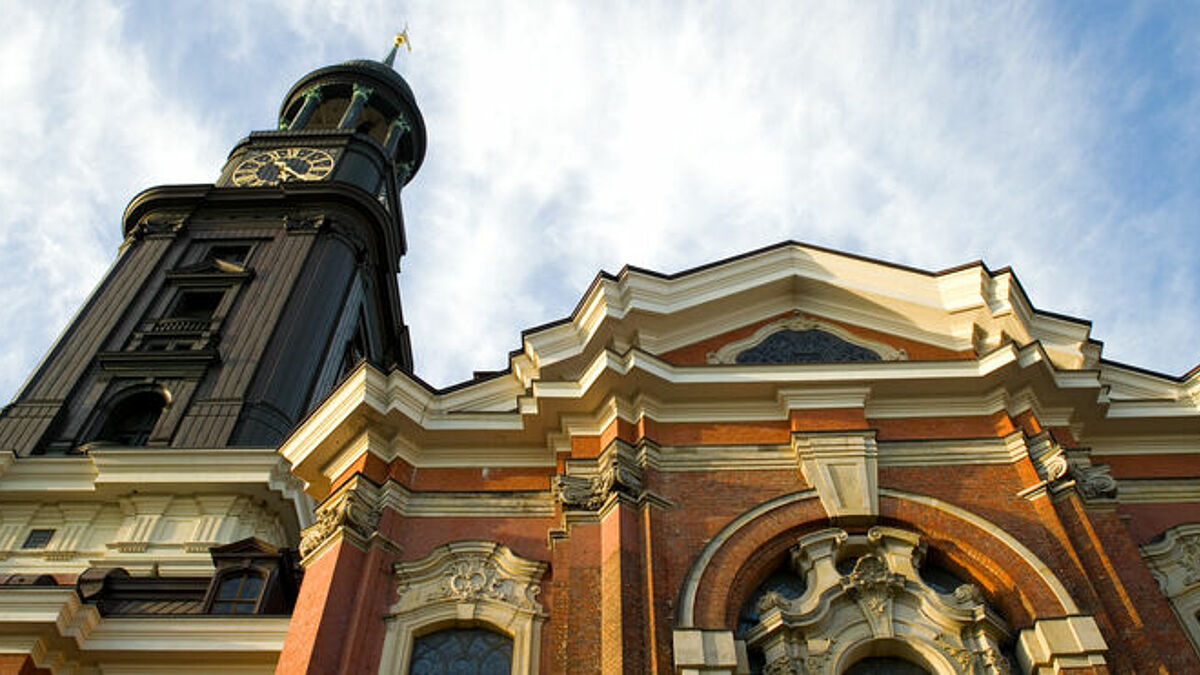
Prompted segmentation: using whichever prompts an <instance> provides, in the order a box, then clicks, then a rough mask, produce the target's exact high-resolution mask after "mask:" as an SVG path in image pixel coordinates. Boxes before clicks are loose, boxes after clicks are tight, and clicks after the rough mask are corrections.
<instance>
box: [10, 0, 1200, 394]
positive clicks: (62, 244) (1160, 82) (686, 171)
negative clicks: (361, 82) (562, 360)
mask: <svg viewBox="0 0 1200 675" xmlns="http://www.w3.org/2000/svg"><path fill="white" fill-rule="evenodd" d="M47 5H52V6H47ZM0 16H3V17H4V18H5V23H6V28H7V29H8V30H7V34H8V36H9V38H8V39H6V41H5V42H3V43H0V69H3V73H2V76H0V110H3V113H4V119H5V124H3V125H0V152H3V153H4V156H5V161H4V162H3V163H0V257H2V260H0V264H2V266H3V267H2V268H3V269H4V270H5V273H4V274H2V275H0V293H3V297H5V298H6V301H5V302H4V303H3V305H2V306H0V344H3V345H4V347H5V349H4V350H2V351H0V396H2V397H4V398H5V399H7V398H9V397H11V396H12V395H13V394H15V392H16V390H17V388H18V387H19V386H20V383H21V382H22V381H23V379H24V378H25V377H26V376H27V375H28V374H29V372H30V371H31V370H32V368H33V367H34V365H35V364H36V362H37V359H39V358H40V357H41V355H42V354H43V353H44V352H45V351H46V350H47V349H48V348H49V346H50V345H51V344H52V342H53V340H54V339H55V337H56V335H57V334H58V333H59V332H60V331H61V330H62V328H63V327H64V326H65V325H66V323H67V322H68V321H69V320H70V318H71V316H72V314H73V312H74V311H75V309H76V308H77V307H78V306H79V305H80V304H81V303H82V302H83V300H84V298H85V297H86V295H87V293H89V292H90V290H91V289H92V288H93V287H94V286H95V284H96V283H97V281H98V280H99V279H100V278H101V277H102V275H103V274H104V271H105V269H106V268H107V266H108V265H109V264H110V263H111V261H112V259H113V258H114V256H115V254H116V250H117V246H118V245H119V243H120V242H119V238H118V237H119V232H120V216H121V212H122V210H123V209H124V206H125V204H126V203H127V202H128V200H129V199H130V198H131V197H132V196H133V195H134V194H136V193H137V192H138V191H140V190H141V189H143V188H145V187H149V186H151V185H156V184H163V183H186V182H209V181H212V180H213V179H214V178H215V177H216V175H217V172H218V171H219V169H220V167H221V165H222V163H223V160H224V157H225V154H226V153H227V152H228V150H229V149H230V148H231V147H232V146H233V145H234V143H236V142H237V140H238V139H239V138H241V137H242V136H244V135H246V134H247V133H248V132H249V131H251V130H254V129H264V128H271V127H272V126H273V124H274V120H275V115H276V112H277V110H278V106H279V102H280V100H281V98H282V96H283V94H284V93H285V92H286V91H287V89H288V87H289V86H290V85H291V84H292V83H293V82H294V81H296V80H297V79H299V78H300V76H302V75H303V74H304V73H306V72H308V71H309V70H312V69H314V68H316V67H319V66H321V65H324V64H327V63H331V62H336V61H342V60H346V59H350V58H360V57H364V56H366V57H375V58H378V57H380V56H382V55H383V53H384V52H385V51H386V49H387V47H388V46H389V44H390V39H391V36H392V34H393V33H394V32H395V30H396V29H397V28H399V27H402V26H403V25H404V24H405V23H407V24H408V25H409V28H410V33H411V35H412V38H413V45H414V51H413V53H412V54H411V55H406V56H405V59H404V62H403V63H402V64H401V69H402V71H403V72H404V73H405V75H406V77H407V78H408V79H409V81H410V83H411V84H412V87H413V89H414V91H415V93H416V96H417V99H418V102H419V104H420V105H421V107H422V110H423V112H424V115H425V118H426V122H427V126H428V129H429V150H428V155H427V159H426V163H425V166H424V167H423V168H422V170H421V173H420V174H419V175H418V176H417V178H416V179H415V180H414V181H413V183H412V184H410V186H409V188H408V189H407V191H406V194H405V195H404V200H405V210H406V217H407V222H408V237H409V249H410V253H409V255H408V256H407V257H406V258H405V260H404V263H403V272H402V276H401V294H402V298H403V301H404V307H405V315H406V319H407V321H408V323H409V325H410V327H411V329H412V337H413V345H414V350H415V357H416V364H417V372H418V374H420V375H421V376H422V377H423V378H425V379H426V380H428V381H430V382H431V383H433V384H436V385H447V384H451V383H453V382H457V381H460V380H463V379H466V378H468V377H469V376H470V374H471V371H472V370H475V369H495V368H501V367H503V366H504V365H505V358H506V354H507V352H508V351H509V350H510V349H513V348H515V347H517V346H518V345H519V331H520V330H521V329H522V328H525V327H529V326H533V325H537V324H540V323H543V322H546V321H549V320H552V319H556V318H559V317H562V316H565V315H566V314H568V313H569V312H570V310H571V308H572V307H573V306H574V305H575V302H576V301H577V300H578V298H579V296H580V295H581V294H582V293H583V291H584V290H585V289H586V287H587V285H588V283H589V282H590V280H591V279H592V277H593V276H594V275H595V274H596V273H597V271H599V270H600V269H608V270H611V271H615V270H617V269H619V268H620V267H621V265H623V264H626V263H629V264H635V265H639V266H643V267H649V268H653V269H658V270H662V271H676V270H680V269H684V268H687V267H691V266H694V265H698V264H702V263H705V262H708V261H711V260H714V259H718V258H722V257H726V256H730V255H735V254H737V253H740V252H743V251H746V250H749V249H752V248H757V247H759V246H763V245H767V244H771V243H775V242H777V241H781V240H784V239H796V240H800V241H805V242H809V243H813V244H817V245H821V246H826V247H832V248H838V249H844V250H848V251H851V252H854V253H859V254H864V255H869V256H873V257H877V258H882V259H885V260H890V261H894V262H899V263H904V264H908V265H914V266H918V267H924V268H929V269H941V268H946V267H951V266H955V265H959V264H961V263H965V262H968V261H972V260H976V259H983V260H984V261H986V262H987V263H988V265H990V266H991V267H993V268H997V267H1002V266H1006V265H1008V266H1011V267H1013V269H1014V270H1015V271H1016V273H1017V275H1018V277H1019V278H1020V279H1021V281H1022V284H1023V286H1024V287H1025V289H1026V290H1027V292H1028V293H1029V295H1030V297H1031V298H1032V300H1033V302H1034V303H1035V305H1037V306H1038V307H1039V308H1041V309H1046V310H1051V311H1055V312H1059V313H1065V314H1070V315H1073V316H1078V317H1081V318H1087V319H1091V320H1092V321H1093V322H1094V326H1093V336H1094V337H1095V338H1097V339H1100V340H1102V341H1104V342H1105V356H1106V357H1107V358H1110V359H1114V360H1119V361H1125V362H1129V363H1132V364H1134V365H1138V366H1141V367H1145V368H1150V369H1154V370H1158V371H1162V372H1166V373H1168V374H1173V375H1179V374H1182V373H1183V372H1185V371H1186V370H1188V369H1189V368H1191V367H1193V366H1194V365H1196V364H1197V363H1198V362H1200V266H1198V265H1197V262H1196V261H1197V259H1198V258H1200V233H1198V229H1200V215H1198V214H1200V187H1198V186H1197V180H1196V176H1197V169H1198V168H1200V166H1198V163H1200V159H1198V158H1200V12H1196V11H1195V7H1194V6H1192V5H1189V4H1186V3H1152V2H1150V3H1138V4H1136V5H1132V6H1131V5H1129V4H1126V3H1098V2H1097V3H1064V4H1033V3H1021V4H1013V5H1009V4H1004V3H970V4H968V3H961V4H959V3H954V4H952V3H915V2H904V3H844V2H831V3H816V2H811V3H809V2H805V3H797V2H775V3H772V2H759V3H703V2H696V3H687V4H686V5H682V6H681V5H677V4H665V3H663V4H659V3H643V2H609V3H578V4H568V3H529V2H522V3H507V4H506V3H483V2H444V1H443V2H412V3H402V2H401V3H397V2H376V1H372V0H356V1H353V2H351V1H349V0H347V1H345V2H321V3H315V2H312V3H310V2H302V1H297V0H290V1H288V2H265V1H264V2H242V3H211V2H154V1H149V0H147V1H145V2H103V1H100V0H96V1H94V2H70V1H62V2H55V3H40V2H33V1H32V0H27V1H20V0H0Z"/></svg>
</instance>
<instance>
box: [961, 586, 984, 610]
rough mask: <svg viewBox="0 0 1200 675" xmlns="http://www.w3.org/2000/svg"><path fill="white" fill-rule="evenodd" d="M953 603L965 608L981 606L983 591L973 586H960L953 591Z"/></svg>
mask: <svg viewBox="0 0 1200 675" xmlns="http://www.w3.org/2000/svg"><path fill="white" fill-rule="evenodd" d="M954 601H955V602H957V603H958V604H960V605H967V606H974V605H979V604H982V603H983V591H981V590H979V587H978V586H976V585H975V584H962V585H960V586H959V587H958V588H955V589H954Z"/></svg>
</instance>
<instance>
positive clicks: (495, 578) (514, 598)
mask: <svg viewBox="0 0 1200 675" xmlns="http://www.w3.org/2000/svg"><path fill="white" fill-rule="evenodd" d="M523 590H524V591H525V593H524V595H519V594H518V593H517V591H518V584H517V583H516V582H515V581H514V580H513V578H511V577H510V576H507V575H505V574H504V572H503V570H501V569H500V568H499V567H498V566H497V565H496V563H495V562H493V561H492V560H491V559H489V558H488V557H485V556H483V555H469V556H463V557H461V558H459V559H458V560H455V561H453V562H451V563H449V564H448V565H447V566H446V570H445V572H444V574H443V577H442V584H441V585H440V586H439V587H438V589H437V591H436V592H435V593H434V596H435V597H433V598H429V599H437V598H453V599H455V600H457V601H459V602H474V601H477V600H480V599H483V598H487V599H491V600H498V601H500V602H507V603H510V604H513V605H517V606H520V607H526V608H533V607H535V606H536V605H537V600H536V597H537V594H538V592H539V591H540V590H541V589H540V587H539V586H537V585H536V584H527V585H525V586H524V588H523Z"/></svg>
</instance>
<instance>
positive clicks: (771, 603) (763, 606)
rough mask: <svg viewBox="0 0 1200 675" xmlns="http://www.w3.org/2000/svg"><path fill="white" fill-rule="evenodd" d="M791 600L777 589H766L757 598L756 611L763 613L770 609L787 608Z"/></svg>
mask: <svg viewBox="0 0 1200 675" xmlns="http://www.w3.org/2000/svg"><path fill="white" fill-rule="evenodd" d="M791 604H792V603H791V601H790V600H788V599H787V598H785V597H783V594H781V593H779V592H777V591H768V592H766V593H764V594H763V596H762V597H761V598H759V599H758V613H759V614H763V613H765V612H767V611H770V610H772V609H784V610H785V609H787V608H788V607H789V606H790V605H791Z"/></svg>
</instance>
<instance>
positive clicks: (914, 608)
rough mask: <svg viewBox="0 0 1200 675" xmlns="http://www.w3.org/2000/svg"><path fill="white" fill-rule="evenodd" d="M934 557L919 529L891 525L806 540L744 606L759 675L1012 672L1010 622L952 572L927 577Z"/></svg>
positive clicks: (740, 631) (742, 620)
mask: <svg viewBox="0 0 1200 675" xmlns="http://www.w3.org/2000/svg"><path fill="white" fill-rule="evenodd" d="M926 554H927V550H926V547H925V545H924V543H922V541H921V538H920V536H919V535H917V534H916V533H915V532H909V531H906V530H900V529H897V528H893V527H886V526H876V527H873V528H871V529H870V530H868V531H867V532H866V533H865V534H863V533H849V532H846V531H844V530H840V529H827V530H821V531H818V532H813V533H811V534H807V535H804V536H802V537H800V540H799V542H798V543H797V544H796V546H795V547H793V548H792V550H791V552H790V560H789V561H788V564H787V565H785V566H784V567H782V568H780V569H778V570H776V571H775V572H774V573H772V574H771V575H769V576H768V577H767V578H766V579H765V580H764V581H763V582H762V583H761V584H760V585H759V586H758V587H757V588H756V589H755V590H754V591H753V592H752V593H750V595H749V597H748V598H747V599H746V601H745V604H744V605H743V606H742V608H741V612H740V614H739V617H738V627H737V631H736V632H735V634H734V637H735V639H736V640H739V641H741V642H743V644H744V646H745V650H746V656H747V659H748V661H749V663H748V666H749V671H750V672H751V673H770V672H794V671H799V672H811V671H817V672H838V673H843V674H853V675H874V674H876V673H895V674H897V675H922V674H928V673H958V672H980V673H999V672H1008V670H1006V669H1011V666H1012V663H1011V661H1010V660H1009V658H1008V656H1007V655H1006V654H1005V653H1004V650H1003V647H1004V646H1005V645H1007V644H1009V643H1010V642H1011V640H1012V638H1013V636H1012V634H1011V632H1010V631H1009V629H1008V627H1007V626H1006V624H1005V623H1004V621H1003V619H1001V618H1000V617H999V616H998V615H997V614H996V613H995V612H994V611H993V610H992V609H991V608H990V607H988V605H987V602H986V600H985V598H984V596H983V593H982V592H981V591H980V589H979V588H978V587H976V586H975V585H973V584H970V583H963V581H962V580H961V579H958V578H957V577H956V576H955V575H954V574H952V573H951V572H950V571H949V570H945V569H941V568H939V567H938V566H937V565H931V566H929V568H927V570H926V572H925V574H924V575H923V574H921V572H920V571H919V570H921V568H922V567H923V566H924V565H923V563H924V561H925V558H926ZM955 664H958V665H955ZM963 668H965V669H966V670H965V671H964V670H963Z"/></svg>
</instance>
